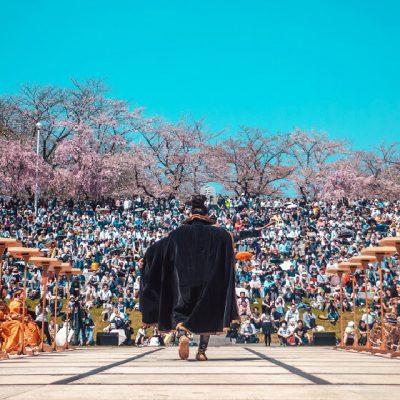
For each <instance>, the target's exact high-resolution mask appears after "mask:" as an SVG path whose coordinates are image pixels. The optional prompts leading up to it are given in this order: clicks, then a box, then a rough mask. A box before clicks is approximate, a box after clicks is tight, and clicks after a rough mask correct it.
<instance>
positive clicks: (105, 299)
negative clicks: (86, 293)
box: [97, 283, 113, 306]
mask: <svg viewBox="0 0 400 400" xmlns="http://www.w3.org/2000/svg"><path fill="white" fill-rule="evenodd" d="M112 297H113V295H112V293H111V290H110V289H109V288H108V284H106V283H105V284H104V285H103V287H102V289H101V290H100V292H99V295H98V298H97V305H98V306H102V305H103V304H104V303H109V302H110V301H111V299H112Z"/></svg>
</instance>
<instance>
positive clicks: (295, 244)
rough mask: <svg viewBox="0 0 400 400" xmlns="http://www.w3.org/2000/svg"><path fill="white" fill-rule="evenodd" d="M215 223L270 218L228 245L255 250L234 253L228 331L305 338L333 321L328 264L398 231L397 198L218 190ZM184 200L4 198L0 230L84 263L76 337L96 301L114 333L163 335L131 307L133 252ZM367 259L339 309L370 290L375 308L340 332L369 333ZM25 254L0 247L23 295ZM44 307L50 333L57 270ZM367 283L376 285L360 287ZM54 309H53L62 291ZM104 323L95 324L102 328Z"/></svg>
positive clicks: (239, 226) (62, 285)
mask: <svg viewBox="0 0 400 400" xmlns="http://www.w3.org/2000/svg"><path fill="white" fill-rule="evenodd" d="M208 208H209V216H210V217H211V218H212V219H214V221H215V224H217V225H218V226H221V227H223V228H225V229H226V230H228V231H230V232H239V231H242V230H248V229H254V228H256V227H261V226H265V225H267V224H269V227H268V228H266V229H263V230H262V231H261V236H260V237H259V238H250V239H245V240H241V241H239V242H237V243H236V251H238V252H252V253H253V256H252V257H251V259H248V260H243V261H240V260H237V262H236V287H237V297H238V298H237V304H238V310H239V315H240V321H237V322H234V323H233V324H232V326H231V329H230V331H229V332H228V336H229V337H231V339H232V340H235V341H236V342H238V343H244V342H246V343H255V342H257V341H258V340H259V339H258V338H259V335H257V333H258V332H261V333H262V334H263V337H264V341H265V344H266V345H267V346H268V345H270V344H271V340H272V339H271V337H272V334H274V333H276V334H277V336H278V338H279V342H280V344H281V345H282V346H286V345H305V344H309V343H310V342H311V341H312V331H315V330H318V329H322V328H321V326H320V325H321V323H320V321H322V320H325V321H329V323H331V324H332V325H334V324H336V322H337V320H338V318H339V314H340V308H341V307H340V303H339V301H340V300H339V293H338V282H337V280H336V279H335V278H334V277H333V278H332V277H330V276H328V275H327V274H326V268H327V267H330V266H333V265H335V264H336V263H338V262H340V261H344V260H346V259H348V258H350V257H351V256H353V255H356V254H359V252H360V250H361V249H362V248H363V247H367V246H370V245H376V244H377V242H378V240H379V239H380V238H382V237H384V236H396V235H400V201H398V202H384V201H379V200H366V199H363V198H359V199H357V200H353V201H348V200H346V199H343V201H341V202H337V203H329V202H322V201H318V202H315V201H305V200H301V199H271V198H264V197H246V196H236V197H232V196H218V197H217V198H215V199H213V198H211V199H210V201H209V204H208ZM189 212H190V210H189V208H188V207H187V204H185V202H182V201H179V200H178V199H175V198H171V199H160V200H149V199H144V198H141V197H140V196H137V197H134V198H132V199H120V200H104V201H102V202H89V201H79V202H77V201H72V200H70V201H58V200H57V199H51V200H49V201H47V202H43V201H42V202H41V204H40V206H39V208H38V213H37V216H36V217H35V214H34V209H33V204H32V202H29V201H25V200H16V199H12V198H2V199H0V237H12V238H17V239H18V240H20V241H21V242H22V244H23V245H24V246H32V247H38V248H40V249H41V250H42V251H43V252H45V253H46V254H48V255H49V256H51V257H57V258H60V259H62V260H63V261H64V262H72V263H73V265H74V267H75V268H79V269H80V270H82V272H83V273H82V275H80V276H75V277H74V278H73V279H72V282H71V285H70V289H69V290H70V301H69V305H68V306H69V308H70V316H71V317H70V323H71V327H72V331H71V332H72V334H73V337H72V338H71V340H72V341H73V343H75V344H94V341H95V338H94V330H95V323H96V322H97V321H95V320H94V318H93V310H94V309H100V310H101V320H102V322H104V323H105V324H106V325H107V326H106V328H104V330H106V331H113V330H116V331H119V332H120V337H121V340H120V343H123V344H133V343H136V344H137V345H143V344H150V343H152V339H154V338H157V340H153V343H156V342H157V343H159V344H160V343H164V337H163V336H162V335H160V333H159V332H157V330H155V331H154V332H152V334H150V333H149V332H148V331H149V330H148V329H147V330H146V327H142V328H140V329H139V330H138V332H136V335H135V332H134V330H133V328H132V324H131V321H130V320H129V315H131V311H133V312H135V310H138V305H139V302H140V293H139V288H140V269H141V261H140V260H141V258H142V257H143V255H144V253H145V251H146V249H147V248H148V247H149V246H150V245H151V244H152V243H154V242H155V241H157V240H159V239H161V238H163V237H164V236H165V235H167V234H168V232H170V231H171V230H173V229H175V228H176V227H178V226H179V225H180V224H181V222H182V221H183V220H184V219H185V218H186V217H187V215H188V213H189ZM399 266H400V258H399V255H398V254H396V255H394V256H392V257H388V258H386V259H385V261H384V265H383V288H384V292H383V298H384V313H385V314H390V315H392V316H393V317H394V318H397V317H398V316H399V315H400V314H399V311H400V310H399V305H398V301H397V298H398V297H399V296H400V282H399ZM364 273H365V272H363V271H357V272H356V274H355V280H356V289H355V291H354V292H353V291H352V283H351V279H350V277H349V276H347V275H346V276H345V295H344V297H343V304H342V306H343V307H344V309H345V310H347V311H351V310H353V308H354V307H359V309H360V310H361V311H362V310H363V308H364V307H365V302H366V299H367V300H368V301H369V307H370V310H371V312H370V313H369V316H368V320H367V319H366V315H365V313H364V314H363V313H361V314H363V315H362V317H361V318H360V321H359V325H358V326H353V325H351V324H349V326H348V327H347V328H346V335H345V340H346V341H347V342H348V343H350V342H351V341H354V340H357V341H359V342H361V343H362V342H363V341H364V340H365V332H366V326H367V325H369V326H370V327H372V326H373V325H374V323H376V321H377V320H378V319H379V318H380V317H381V316H380V304H379V287H380V282H379V273H378V266H377V265H371V267H370V268H369V270H368V272H367V274H368V287H366V286H365V284H364ZM22 281H23V264H22V262H21V261H20V260H18V259H14V258H12V257H11V256H10V255H9V254H5V256H4V263H3V274H2V281H1V298H2V299H5V300H12V299H14V298H15V297H17V296H20V289H21V286H22ZM27 287H28V293H27V296H28V297H29V298H30V299H31V300H40V299H41V296H42V294H43V285H42V276H41V270H40V268H36V267H34V266H32V267H31V268H29V271H28V285H27ZM47 288H48V290H47V293H48V294H47V296H48V298H47V300H48V302H47V304H48V310H46V312H45V313H44V321H42V310H41V306H40V304H41V303H40V302H38V303H37V304H38V305H37V306H36V309H35V310H30V312H31V314H32V319H33V320H35V321H36V322H37V323H38V325H40V326H41V324H42V323H43V324H44V325H45V332H46V337H47V341H49V342H50V341H51V335H52V332H53V333H54V331H57V330H58V329H60V327H57V326H56V327H54V326H52V324H51V323H49V320H50V318H49V317H50V316H51V315H53V314H54V311H55V310H54V308H55V301H54V300H55V281H54V278H52V277H50V278H49V279H48V282H47ZM366 293H372V295H371V297H368V296H367V295H366ZM66 294H67V285H66V279H65V278H64V277H61V279H60V282H59V296H60V297H61V298H63V297H66ZM58 304H59V307H60V308H59V310H58V312H60V314H61V315H63V316H64V320H65V314H63V312H62V310H61V302H59V303H58ZM102 329H103V328H102Z"/></svg>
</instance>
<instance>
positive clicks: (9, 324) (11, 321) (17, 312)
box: [1, 292, 40, 353]
mask: <svg viewBox="0 0 400 400" xmlns="http://www.w3.org/2000/svg"><path fill="white" fill-rule="evenodd" d="M20 293H21V292H17V293H15V294H14V298H13V299H12V300H11V302H10V304H9V305H8V307H7V306H6V307H7V308H5V309H4V310H3V318H2V319H3V321H2V322H1V337H2V343H3V344H2V350H3V351H5V352H7V353H10V352H12V351H19V350H20V347H21V343H22V340H24V346H25V347H30V348H32V350H35V348H37V347H38V346H39V345H40V330H39V327H38V326H37V325H36V323H35V322H34V321H32V318H31V317H30V316H29V315H26V316H25V321H22V311H23V309H22V307H23V300H22V299H21V298H19V297H18V296H19V295H20ZM3 308H4V306H3ZM4 311H5V312H4ZM22 324H24V337H23V338H22Z"/></svg>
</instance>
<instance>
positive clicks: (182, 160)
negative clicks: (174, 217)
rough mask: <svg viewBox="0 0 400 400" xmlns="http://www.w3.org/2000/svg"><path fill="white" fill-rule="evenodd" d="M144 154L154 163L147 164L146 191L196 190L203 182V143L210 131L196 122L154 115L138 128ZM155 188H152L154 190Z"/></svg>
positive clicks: (205, 176)
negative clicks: (160, 117) (168, 119)
mask: <svg viewBox="0 0 400 400" xmlns="http://www.w3.org/2000/svg"><path fill="white" fill-rule="evenodd" d="M141 134H142V138H143V144H144V145H145V146H146V147H147V151H146V157H152V158H153V160H154V163H152V165H151V167H150V166H149V164H148V163H147V165H148V168H150V169H149V170H148V173H147V176H148V178H150V180H149V181H148V186H147V187H146V188H144V185H143V184H142V187H143V189H146V190H145V191H146V193H147V194H148V195H150V196H152V197H156V196H157V194H156V192H158V193H162V194H163V195H174V196H176V195H178V194H180V193H185V192H188V191H189V192H193V191H198V190H199V188H200V187H201V186H202V185H203V184H204V183H206V182H207V178H208V177H207V174H206V168H205V163H204V158H205V153H204V146H205V144H207V143H208V142H209V141H210V140H211V139H212V138H213V135H211V134H209V133H208V132H205V131H204V130H203V129H202V125H201V123H199V122H192V123H190V122H188V121H186V120H182V121H179V122H178V123H176V124H172V123H169V122H166V121H165V120H163V119H154V120H153V121H152V122H151V123H150V124H148V125H146V126H145V127H144V129H142V131H141ZM154 189H156V191H154Z"/></svg>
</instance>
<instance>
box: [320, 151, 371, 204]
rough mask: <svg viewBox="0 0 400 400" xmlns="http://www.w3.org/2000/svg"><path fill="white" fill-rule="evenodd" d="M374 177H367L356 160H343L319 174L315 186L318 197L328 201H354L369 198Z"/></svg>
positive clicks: (330, 165)
mask: <svg viewBox="0 0 400 400" xmlns="http://www.w3.org/2000/svg"><path fill="white" fill-rule="evenodd" d="M372 182H373V177H372V176H367V175H365V174H363V173H362V171H361V169H360V162H359V160H358V159H356V158H351V159H350V158H349V159H342V160H338V161H334V162H332V163H330V164H329V167H328V168H324V169H322V170H321V171H320V173H319V174H318V176H317V178H316V180H315V185H316V190H317V197H318V198H319V199H323V200H327V201H339V200H342V199H344V198H346V199H349V200H353V199H356V198H360V197H369V196H370V194H371V190H370V187H371V184H372Z"/></svg>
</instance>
